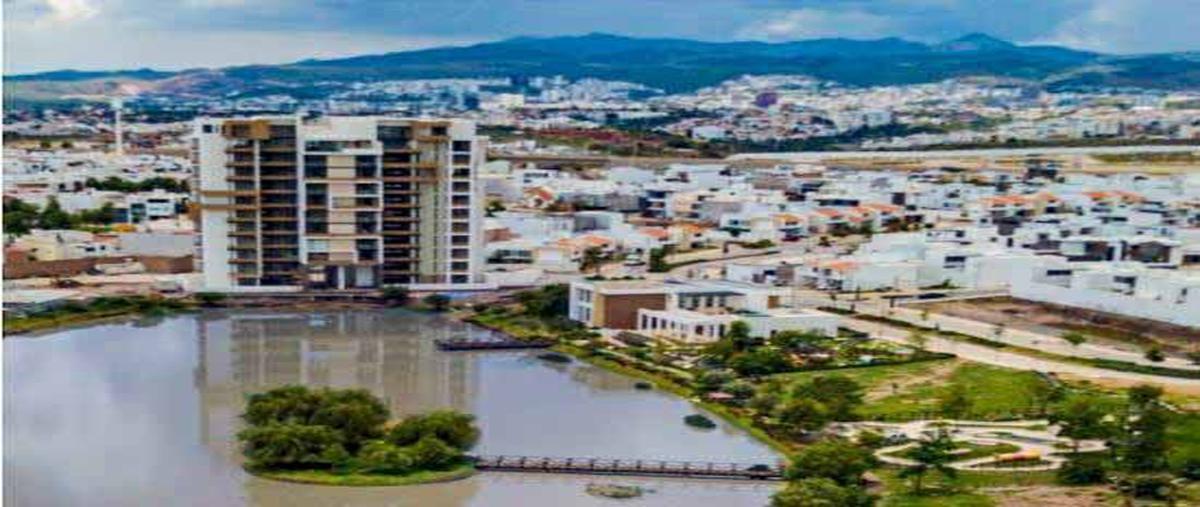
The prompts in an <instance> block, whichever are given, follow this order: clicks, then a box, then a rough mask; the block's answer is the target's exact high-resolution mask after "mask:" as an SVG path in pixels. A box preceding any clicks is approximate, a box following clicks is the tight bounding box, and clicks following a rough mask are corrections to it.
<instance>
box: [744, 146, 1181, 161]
mask: <svg viewBox="0 0 1200 507" xmlns="http://www.w3.org/2000/svg"><path fill="white" fill-rule="evenodd" d="M1197 150H1200V146H1195V145H1143V146H1078V147H1057V148H1055V147H1042V148H986V149H973V150H972V149H963V150H913V151H865V150H860V151H793V152H778V153H742V154H738V155H733V156H730V157H729V160H738V161H742V160H782V161H788V162H818V161H821V160H825V159H851V158H863V159H894V158H910V159H921V158H947V157H949V158H954V157H1026V156H1030V155H1121V154H1129V153H1188V152H1193V151H1197Z"/></svg>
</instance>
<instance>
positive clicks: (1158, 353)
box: [1146, 345, 1167, 363]
mask: <svg viewBox="0 0 1200 507" xmlns="http://www.w3.org/2000/svg"><path fill="white" fill-rule="evenodd" d="M1146 359H1149V360H1151V361H1154V362H1156V363H1161V362H1163V361H1166V360H1167V354H1166V353H1164V352H1163V351H1162V348H1160V347H1158V346H1157V345H1155V346H1153V347H1150V348H1149V349H1146Z"/></svg>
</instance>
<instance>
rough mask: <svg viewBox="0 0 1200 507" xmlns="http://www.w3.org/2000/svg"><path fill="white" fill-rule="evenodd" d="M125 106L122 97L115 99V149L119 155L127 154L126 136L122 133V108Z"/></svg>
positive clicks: (113, 104)
mask: <svg viewBox="0 0 1200 507" xmlns="http://www.w3.org/2000/svg"><path fill="white" fill-rule="evenodd" d="M124 105H125V102H124V101H123V100H121V97H113V99H112V108H113V145H114V146H113V147H114V149H115V151H116V153H117V155H124V154H125V136H124V134H123V133H122V132H121V130H122V125H121V108H122V107H124Z"/></svg>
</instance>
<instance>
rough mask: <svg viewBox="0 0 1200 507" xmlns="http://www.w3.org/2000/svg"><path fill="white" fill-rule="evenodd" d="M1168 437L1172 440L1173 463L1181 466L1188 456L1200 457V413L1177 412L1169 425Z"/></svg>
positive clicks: (1170, 454)
mask: <svg viewBox="0 0 1200 507" xmlns="http://www.w3.org/2000/svg"><path fill="white" fill-rule="evenodd" d="M1167 439H1168V440H1170V442H1171V450H1170V452H1169V457H1170V459H1171V465H1173V466H1179V465H1180V464H1182V463H1183V462H1184V460H1187V459H1188V458H1191V459H1200V414H1198V413H1195V412H1188V413H1182V414H1176V415H1175V416H1174V417H1173V418H1172V419H1171V424H1170V426H1168V427H1167Z"/></svg>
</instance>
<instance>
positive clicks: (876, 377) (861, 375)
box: [774, 359, 953, 391]
mask: <svg viewBox="0 0 1200 507" xmlns="http://www.w3.org/2000/svg"><path fill="white" fill-rule="evenodd" d="M951 362H953V360H950V359H946V360H941V361H918V362H914V363H904V364H896V365H881V366H871V367H863V368H844V369H838V370H816V371H802V372H795V373H783V374H780V375H776V376H775V377H774V378H780V379H787V380H789V381H790V380H805V381H807V380H811V379H812V378H813V377H819V376H827V375H842V376H845V377H849V378H850V379H852V380H854V381H855V382H858V383H859V384H860V385H862V386H863V387H864V388H866V389H867V390H868V391H870V390H871V388H872V387H876V386H877V387H884V386H887V385H888V384H889V383H891V382H893V381H897V380H900V379H904V378H913V377H921V376H925V375H928V374H929V373H930V372H932V371H933V370H934V368H936V367H938V366H944V365H946V364H948V363H951Z"/></svg>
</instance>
